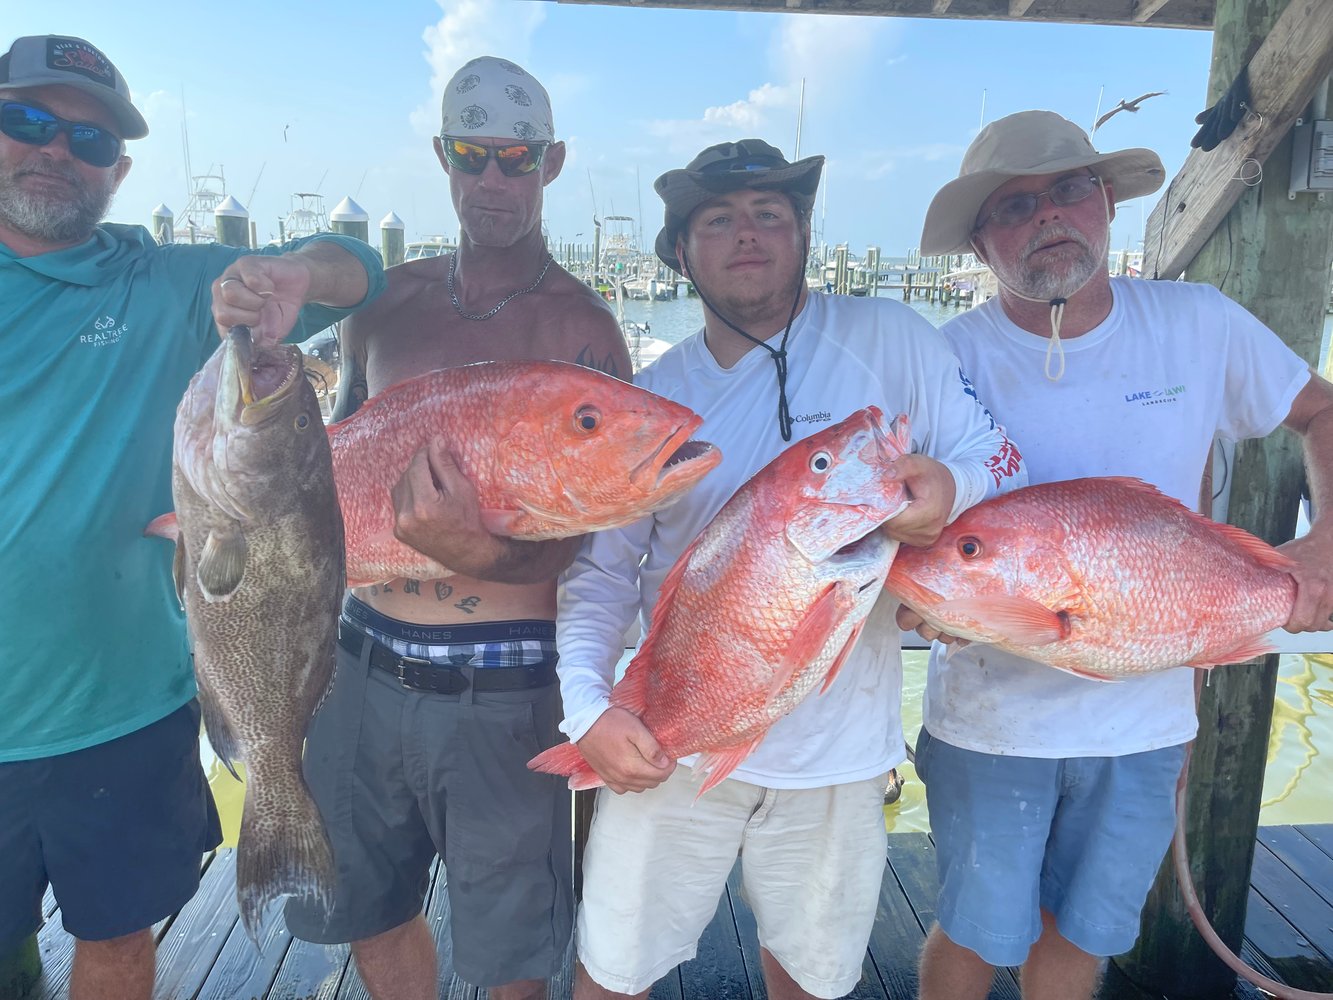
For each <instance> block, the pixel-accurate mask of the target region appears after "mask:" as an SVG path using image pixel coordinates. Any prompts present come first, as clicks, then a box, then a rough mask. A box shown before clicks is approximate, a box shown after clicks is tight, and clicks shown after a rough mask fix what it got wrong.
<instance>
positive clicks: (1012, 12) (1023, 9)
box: [1009, 0, 1033, 17]
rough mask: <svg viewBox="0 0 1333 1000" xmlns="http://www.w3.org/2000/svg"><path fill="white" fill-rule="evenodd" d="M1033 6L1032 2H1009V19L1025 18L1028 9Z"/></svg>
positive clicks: (1016, 0) (1013, 0)
mask: <svg viewBox="0 0 1333 1000" xmlns="http://www.w3.org/2000/svg"><path fill="white" fill-rule="evenodd" d="M1032 4H1033V0H1009V16H1010V17H1026V16H1027V12H1028V8H1029V7H1031V6H1032Z"/></svg>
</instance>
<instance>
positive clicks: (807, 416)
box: [791, 410, 833, 424]
mask: <svg viewBox="0 0 1333 1000" xmlns="http://www.w3.org/2000/svg"><path fill="white" fill-rule="evenodd" d="M832 419H833V414H832V413H830V412H829V411H828V410H817V411H816V412H814V413H802V414H801V415H800V416H797V417H792V418H791V422H792V423H794V424H826V423H828V422H829V421H830V420H832Z"/></svg>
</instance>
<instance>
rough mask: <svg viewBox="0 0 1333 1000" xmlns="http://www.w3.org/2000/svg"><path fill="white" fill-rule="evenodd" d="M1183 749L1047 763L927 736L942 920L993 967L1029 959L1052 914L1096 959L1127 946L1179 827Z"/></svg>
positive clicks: (919, 759) (925, 760)
mask: <svg viewBox="0 0 1333 1000" xmlns="http://www.w3.org/2000/svg"><path fill="white" fill-rule="evenodd" d="M1184 759H1185V748H1184V746H1174V747H1165V748H1163V749H1161V750H1151V751H1148V752H1146V753H1136V754H1128V755H1126V756H1123V757H1073V758H1065V759H1053V760H1048V759H1041V758H1035V757H1004V756H998V755H995V754H985V753H977V752H975V751H972V750H962V749H960V748H958V747H955V746H953V745H951V744H949V743H945V742H944V741H942V740H938V739H933V738H931V736H930V734H929V733H927V732H926V731H925V730H924V729H922V730H921V736H920V738H919V739H918V741H917V756H916V771H917V774H918V775H919V776H920V778H921V780H922V782H923V783H924V784H925V786H926V792H927V804H928V807H929V810H930V829H931V833H932V835H933V837H934V840H935V849H936V860H937V862H938V864H939V871H940V901H939V909H938V917H939V923H940V927H941V929H943V931H944V933H945V934H947V935H948V936H949V938H950V940H952V941H953V942H954V943H956V944H960V945H962V946H963V947H964V948H969V949H971V950H972V951H974V952H976V953H977V954H978V955H980V956H981V957H982V958H983V959H985V960H986V961H987V962H989V963H990V964H991V965H997V966H1004V965H1010V966H1012V965H1022V964H1023V962H1024V960H1025V959H1026V958H1027V955H1028V949H1030V948H1031V947H1032V945H1033V944H1034V943H1035V942H1036V940H1037V938H1038V937H1040V936H1041V911H1042V910H1046V911H1047V912H1049V913H1051V914H1053V915H1054V916H1055V918H1056V926H1057V927H1058V928H1059V930H1060V933H1061V934H1062V935H1063V936H1064V937H1065V938H1066V940H1068V941H1070V942H1072V943H1073V944H1075V945H1077V946H1078V947H1079V948H1081V949H1083V950H1084V951H1086V952H1087V953H1088V954H1090V955H1098V956H1103V957H1104V956H1110V955H1119V954H1121V953H1122V952H1125V951H1128V950H1129V949H1130V948H1131V947H1132V946H1133V944H1134V941H1135V939H1136V938H1137V937H1138V934H1139V912H1140V911H1141V910H1142V909H1143V903H1144V900H1145V899H1147V897H1148V890H1149V889H1150V888H1152V884H1153V879H1154V878H1155V877H1156V875H1157V870H1158V867H1159V866H1160V864H1161V860H1162V857H1163V855H1165V853H1166V850H1167V848H1168V847H1169V846H1170V844H1171V835H1172V832H1173V831H1174V829H1175V822H1176V806H1175V791H1176V778H1177V777H1178V776H1179V774H1180V767H1181V764H1182V763H1183V762H1184Z"/></svg>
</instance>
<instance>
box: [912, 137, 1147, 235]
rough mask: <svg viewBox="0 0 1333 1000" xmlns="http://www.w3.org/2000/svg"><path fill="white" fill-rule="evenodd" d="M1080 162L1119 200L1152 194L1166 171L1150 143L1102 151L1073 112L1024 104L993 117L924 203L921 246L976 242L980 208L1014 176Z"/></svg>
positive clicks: (1075, 165)
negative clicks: (1022, 108)
mask: <svg viewBox="0 0 1333 1000" xmlns="http://www.w3.org/2000/svg"><path fill="white" fill-rule="evenodd" d="M1080 167H1093V168H1095V171H1094V172H1095V173H1096V174H1097V176H1098V177H1100V178H1102V180H1104V181H1105V182H1106V183H1108V184H1110V185H1111V186H1112V187H1113V188H1114V189H1115V200H1116V201H1117V202H1122V201H1129V200H1130V199H1131V198H1141V197H1142V196H1143V195H1145V194H1152V193H1153V192H1154V191H1156V190H1157V189H1158V188H1159V187H1161V186H1162V181H1163V180H1165V178H1166V170H1165V169H1164V168H1163V167H1162V161H1161V159H1160V158H1159V157H1158V156H1157V154H1156V153H1154V152H1153V151H1152V150H1151V149H1122V150H1119V151H1118V152H1114V153H1099V152H1097V150H1096V149H1094V148H1093V145H1092V140H1090V139H1089V138H1088V136H1087V133H1086V132H1084V131H1083V130H1082V129H1081V128H1079V127H1078V126H1077V125H1075V124H1074V123H1073V122H1071V121H1070V120H1069V119H1068V118H1062V117H1061V116H1060V115H1057V114H1056V113H1055V112H1053V111H1020V112H1018V113H1017V114H1012V115H1008V116H1006V117H1004V118H1001V119H999V120H998V121H993V122H991V123H990V124H989V125H987V126H986V127H985V128H983V129H982V130H981V132H980V133H979V134H978V135H977V137H976V138H975V139H973V140H972V145H970V146H968V147H967V152H966V153H964V154H963V165H962V166H961V167H960V168H959V170H958V178H957V179H956V180H952V181H950V182H949V183H948V184H946V185H944V187H942V188H940V190H939V193H938V194H936V195H935V197H934V199H932V200H931V203H930V208H928V209H927V210H926V223H925V226H924V227H923V228H922V232H921V252H922V253H923V254H925V255H927V256H931V255H934V254H945V253H965V252H967V251H969V250H971V249H972V246H971V243H970V240H971V236H972V232H973V230H974V229H975V227H976V222H977V213H978V212H980V211H981V206H982V205H983V204H985V202H986V199H987V198H989V197H990V196H991V193H992V192H993V191H994V190H995V189H996V188H998V187H999V186H1000V185H1001V184H1004V183H1005V182H1006V181H1008V180H1010V179H1011V178H1014V177H1029V176H1035V175H1038V174H1056V173H1060V172H1061V171H1064V170H1077V169H1078V168H1080Z"/></svg>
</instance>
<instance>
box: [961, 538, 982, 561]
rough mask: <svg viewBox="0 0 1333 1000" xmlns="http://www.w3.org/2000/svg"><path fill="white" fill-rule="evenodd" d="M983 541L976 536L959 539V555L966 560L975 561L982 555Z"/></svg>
mask: <svg viewBox="0 0 1333 1000" xmlns="http://www.w3.org/2000/svg"><path fill="white" fill-rule="evenodd" d="M981 551H982V549H981V539H980V538H977V537H975V536H974V535H964V536H963V537H962V538H960V539H958V553H959V555H961V556H962V557H963V558H964V559H975V558H977V556H979V555H981Z"/></svg>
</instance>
